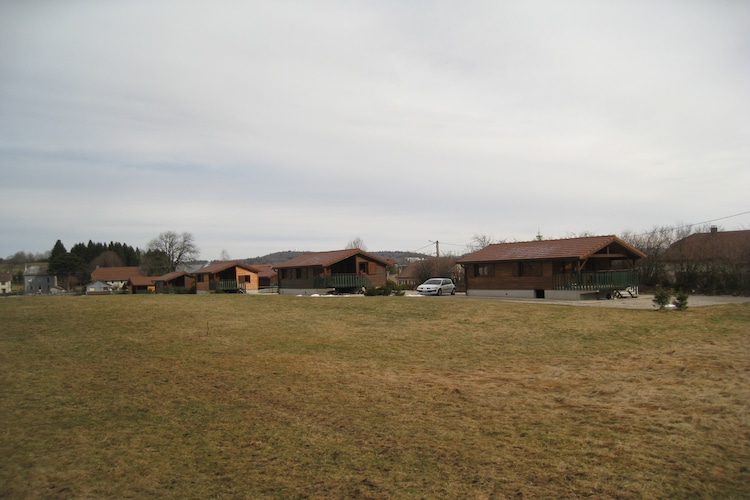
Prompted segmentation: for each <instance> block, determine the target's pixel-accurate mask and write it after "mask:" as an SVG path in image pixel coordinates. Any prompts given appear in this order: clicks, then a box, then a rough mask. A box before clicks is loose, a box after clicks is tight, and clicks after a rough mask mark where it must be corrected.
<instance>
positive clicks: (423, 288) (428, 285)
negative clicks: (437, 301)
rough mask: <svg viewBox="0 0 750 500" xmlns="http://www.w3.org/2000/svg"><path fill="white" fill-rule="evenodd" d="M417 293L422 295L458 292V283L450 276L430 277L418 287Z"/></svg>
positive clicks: (453, 293)
mask: <svg viewBox="0 0 750 500" xmlns="http://www.w3.org/2000/svg"><path fill="white" fill-rule="evenodd" d="M417 293H418V294H420V295H443V294H444V293H449V294H451V295H455V294H456V285H454V284H453V280H451V279H449V278H430V279H428V280H427V281H425V282H424V283H422V284H421V285H419V286H418V287H417Z"/></svg>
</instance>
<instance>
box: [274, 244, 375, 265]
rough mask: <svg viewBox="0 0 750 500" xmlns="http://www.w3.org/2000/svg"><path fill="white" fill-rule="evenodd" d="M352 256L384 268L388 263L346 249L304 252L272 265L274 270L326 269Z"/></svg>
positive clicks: (369, 254)
mask: <svg viewBox="0 0 750 500" xmlns="http://www.w3.org/2000/svg"><path fill="white" fill-rule="evenodd" d="M354 255H361V256H363V257H365V258H367V259H370V260H374V261H375V262H379V263H381V264H383V265H384V266H387V265H388V261H387V260H385V259H383V258H382V257H378V256H377V255H375V254H371V253H368V252H365V251H364V250H361V249H359V248H347V249H346V250H330V251H327V252H305V253H303V254H302V255H300V256H298V257H295V258H293V259H290V260H288V261H286V262H282V263H280V264H276V265H274V268H276V269H283V268H287V267H328V266H332V265H333V264H335V263H337V262H341V261H342V260H344V259H348V258H349V257H352V256H354Z"/></svg>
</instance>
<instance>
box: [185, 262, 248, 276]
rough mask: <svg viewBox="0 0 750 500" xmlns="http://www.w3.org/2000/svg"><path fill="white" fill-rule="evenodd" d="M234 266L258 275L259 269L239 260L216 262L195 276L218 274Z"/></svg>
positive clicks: (201, 269)
mask: <svg viewBox="0 0 750 500" xmlns="http://www.w3.org/2000/svg"><path fill="white" fill-rule="evenodd" d="M234 266H237V267H241V268H242V269H246V270H247V271H251V272H254V273H258V269H256V268H255V267H253V266H251V265H250V264H246V263H244V262H242V261H239V260H227V261H222V262H214V263H213V264H209V265H207V266H205V267H202V268H200V269H198V270H197V271H195V274H216V273H220V272H222V271H225V270H227V269H229V268H230V267H234Z"/></svg>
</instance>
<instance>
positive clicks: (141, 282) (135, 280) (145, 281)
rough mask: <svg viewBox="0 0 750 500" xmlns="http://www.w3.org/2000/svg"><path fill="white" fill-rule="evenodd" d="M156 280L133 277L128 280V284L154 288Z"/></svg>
mask: <svg viewBox="0 0 750 500" xmlns="http://www.w3.org/2000/svg"><path fill="white" fill-rule="evenodd" d="M155 279H156V277H155V276H131V277H130V278H128V283H130V285H131V286H152V285H153V284H154V280H155Z"/></svg>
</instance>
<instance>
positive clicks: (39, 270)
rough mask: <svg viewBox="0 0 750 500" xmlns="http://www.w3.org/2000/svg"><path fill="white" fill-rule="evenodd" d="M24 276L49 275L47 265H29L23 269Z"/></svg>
mask: <svg viewBox="0 0 750 500" xmlns="http://www.w3.org/2000/svg"><path fill="white" fill-rule="evenodd" d="M23 275H24V276H48V273H47V266H29V267H27V268H26V269H24V271H23Z"/></svg>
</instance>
